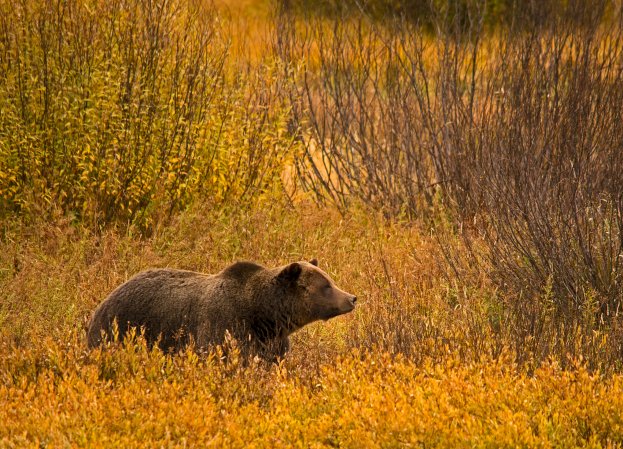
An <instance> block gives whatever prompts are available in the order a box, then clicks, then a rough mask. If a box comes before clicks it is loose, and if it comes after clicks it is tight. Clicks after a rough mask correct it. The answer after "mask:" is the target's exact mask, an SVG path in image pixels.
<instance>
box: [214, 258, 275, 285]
mask: <svg viewBox="0 0 623 449" xmlns="http://www.w3.org/2000/svg"><path fill="white" fill-rule="evenodd" d="M261 270H265V268H264V267H263V266H262V265H260V264H257V263H255V262H249V261H246V260H243V261H239V262H236V263H233V264H231V265H230V266H228V267H227V268H225V269H224V270H223V271H221V272H220V273H219V274H220V275H221V276H222V277H227V278H233V279H236V280H241V281H242V280H246V279H248V278H249V277H250V276H252V275H253V274H255V273H257V272H258V271H261Z"/></svg>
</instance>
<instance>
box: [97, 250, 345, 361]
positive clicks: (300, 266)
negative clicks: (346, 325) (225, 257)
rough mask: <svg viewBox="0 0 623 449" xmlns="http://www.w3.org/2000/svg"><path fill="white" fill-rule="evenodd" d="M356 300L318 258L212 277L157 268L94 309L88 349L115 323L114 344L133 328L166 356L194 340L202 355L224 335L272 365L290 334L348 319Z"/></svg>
mask: <svg viewBox="0 0 623 449" xmlns="http://www.w3.org/2000/svg"><path fill="white" fill-rule="evenodd" d="M356 301H357V298H356V297H355V296H354V295H351V294H350V293H347V292H345V291H343V290H340V289H339V288H338V287H337V286H336V285H335V283H334V282H333V280H332V279H331V278H330V277H329V276H328V275H327V273H325V272H324V271H322V270H321V269H320V268H318V262H317V261H316V260H315V259H314V260H312V261H310V262H294V263H291V264H289V265H286V266H282V267H278V268H265V267H263V266H262V265H258V264H256V263H253V262H236V263H234V264H233V265H230V266H229V267H227V268H225V269H224V270H223V271H221V272H220V273H217V274H214V275H209V274H203V273H197V272H193V271H185V270H174V269H168V268H165V269H154V270H148V271H144V272H142V273H139V274H138V275H136V276H134V277H133V278H131V279H130V280H128V281H127V282H125V283H124V284H122V285H121V286H119V287H118V288H117V289H116V290H114V291H113V292H112V293H111V294H110V295H109V296H108V298H106V299H105V300H104V301H103V302H102V303H101V304H100V305H99V306H98V307H97V309H96V310H95V312H94V313H93V317H92V319H91V321H90V323H89V328H88V344H89V346H90V347H95V346H97V345H99V344H100V343H101V342H102V340H103V339H107V338H108V339H109V338H110V337H111V336H112V335H113V327H114V326H115V324H114V323H116V326H117V331H118V337H119V338H122V337H123V336H124V335H126V333H127V332H128V330H129V329H130V328H132V327H135V328H138V329H140V330H142V331H143V332H144V336H145V339H146V341H147V343H148V344H150V345H153V344H154V343H157V344H158V345H159V346H160V347H161V348H162V349H163V350H168V351H171V350H173V351H175V350H178V349H180V348H182V347H184V346H185V345H187V344H189V343H190V342H191V341H192V342H194V344H195V348H197V349H198V350H203V349H207V348H208V347H210V346H211V345H218V344H222V343H223V341H224V338H225V335H226V334H227V333H229V334H230V335H231V336H232V337H233V338H235V339H236V340H237V342H238V344H239V346H240V349H241V350H246V351H248V352H249V353H251V354H257V355H260V356H261V357H263V358H266V359H271V360H274V359H275V358H277V357H283V356H284V355H285V353H286V352H287V351H288V349H289V347H290V343H289V340H288V336H289V335H290V334H291V333H292V332H294V331H296V330H297V329H300V328H301V327H303V326H305V325H306V324H309V323H311V322H313V321H316V320H325V321H326V320H328V319H330V318H333V317H336V316H338V315H342V314H345V313H348V312H350V311H352V310H353V309H354V308H355V303H356Z"/></svg>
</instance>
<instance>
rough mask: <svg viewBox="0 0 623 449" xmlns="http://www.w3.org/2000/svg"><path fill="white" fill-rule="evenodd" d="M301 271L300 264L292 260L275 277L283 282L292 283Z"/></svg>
mask: <svg viewBox="0 0 623 449" xmlns="http://www.w3.org/2000/svg"><path fill="white" fill-rule="evenodd" d="M301 271H303V267H301V264H299V263H298V262H292V263H291V264H290V265H288V266H287V267H285V268H284V269H283V270H281V271H280V272H279V274H278V275H277V279H279V281H281V282H283V283H285V284H294V283H295V282H296V281H297V280H298V278H299V276H300V275H301Z"/></svg>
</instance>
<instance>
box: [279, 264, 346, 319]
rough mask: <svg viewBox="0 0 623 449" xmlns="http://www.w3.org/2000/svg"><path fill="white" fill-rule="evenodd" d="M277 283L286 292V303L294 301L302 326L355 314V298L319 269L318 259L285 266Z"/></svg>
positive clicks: (293, 308)
mask: <svg viewBox="0 0 623 449" xmlns="http://www.w3.org/2000/svg"><path fill="white" fill-rule="evenodd" d="M277 280H278V282H279V283H280V284H281V285H282V286H283V287H285V289H286V292H287V298H286V300H287V301H290V302H291V306H292V313H293V314H294V316H292V319H293V320H294V321H295V322H296V324H297V325H298V326H301V327H302V326H304V325H306V324H309V323H311V322H313V321H316V320H325V321H326V320H328V319H330V318H333V317H336V316H338V315H343V314H345V313H348V312H351V311H352V310H353V309H354V308H355V303H356V302H357V297H356V296H355V295H352V294H350V293H347V292H345V291H344V290H341V289H340V288H338V286H337V285H335V282H333V280H332V279H331V278H330V277H329V275H328V274H327V273H325V272H324V271H323V270H321V269H320V268H318V261H317V260H316V259H313V260H311V261H310V262H293V263H291V264H289V265H286V266H285V267H282V268H281V269H280V270H279V273H278V274H277Z"/></svg>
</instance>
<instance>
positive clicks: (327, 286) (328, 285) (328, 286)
mask: <svg viewBox="0 0 623 449" xmlns="http://www.w3.org/2000/svg"><path fill="white" fill-rule="evenodd" d="M322 289H323V290H324V291H325V292H328V291H329V290H331V284H325V285H324V286H323V287H322Z"/></svg>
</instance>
